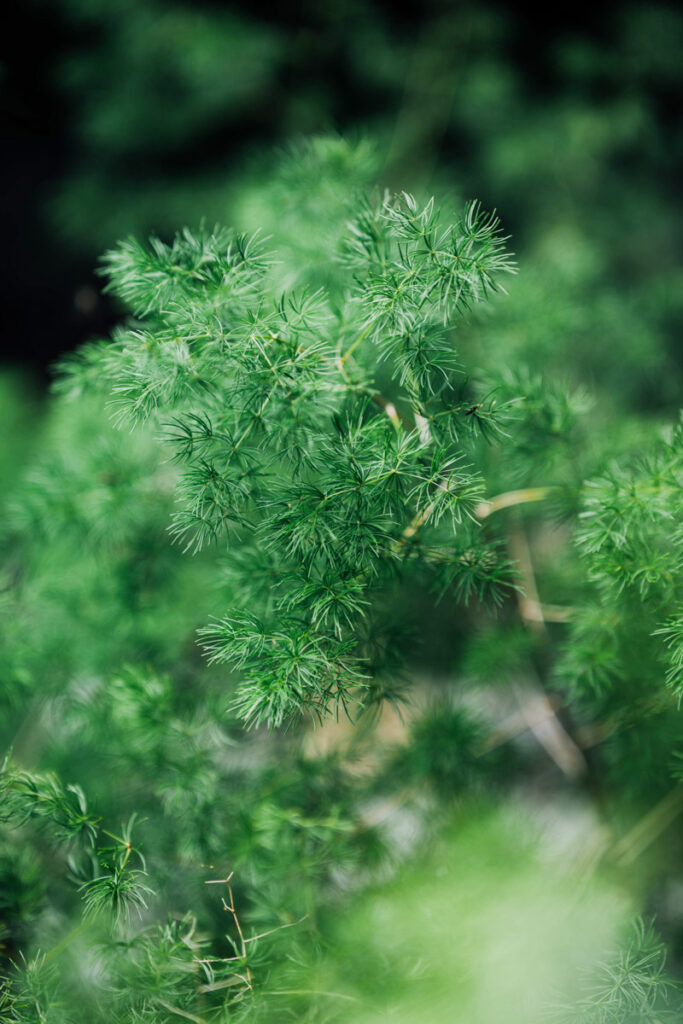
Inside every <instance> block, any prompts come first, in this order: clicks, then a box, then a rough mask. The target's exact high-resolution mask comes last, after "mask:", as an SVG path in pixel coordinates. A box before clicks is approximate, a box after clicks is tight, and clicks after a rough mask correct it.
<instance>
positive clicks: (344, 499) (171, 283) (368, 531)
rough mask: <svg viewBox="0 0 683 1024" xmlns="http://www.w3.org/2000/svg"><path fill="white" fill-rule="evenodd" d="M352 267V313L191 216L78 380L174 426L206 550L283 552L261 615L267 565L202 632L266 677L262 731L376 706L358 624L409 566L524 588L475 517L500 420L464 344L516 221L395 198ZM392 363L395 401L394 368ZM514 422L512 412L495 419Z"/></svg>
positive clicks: (132, 254)
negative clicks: (455, 214) (475, 463)
mask: <svg viewBox="0 0 683 1024" xmlns="http://www.w3.org/2000/svg"><path fill="white" fill-rule="evenodd" d="M340 259H341V260H342V268H343V269H342V270H341V271H340V272H344V273H346V275H347V281H348V284H347V286H346V288H340V289H339V293H340V294H343V295H344V302H343V304H341V305H339V304H338V303H333V302H332V301H331V299H330V298H329V297H328V296H327V295H326V294H325V292H324V291H323V290H319V291H317V292H314V293H309V292H291V293H289V294H278V293H277V292H275V291H274V290H273V288H272V284H271V282H270V280H269V278H268V268H269V264H270V263H271V262H272V260H271V257H270V256H269V255H268V254H267V253H266V252H265V250H264V249H263V246H262V245H261V244H259V242H258V240H257V239H256V238H251V239H246V238H245V237H244V236H241V235H237V234H234V233H231V232H226V231H224V230H222V229H216V230H215V231H213V232H212V233H208V232H206V231H201V232H200V233H199V234H192V233H191V232H189V231H187V230H186V231H185V232H184V233H183V234H182V235H179V236H177V237H176V239H175V241H174V243H173V244H172V245H171V246H166V245H164V244H163V243H161V242H160V241H158V240H154V241H153V242H152V243H151V246H150V247H149V248H148V249H145V248H144V247H142V246H140V245H138V243H136V242H133V241H131V242H128V243H125V244H124V245H123V246H122V247H121V248H120V249H119V250H117V251H115V252H112V253H110V254H108V256H107V257H106V258H105V264H104V270H105V273H106V275H107V277H108V279H109V284H108V287H109V288H110V289H111V290H112V291H113V292H114V293H115V294H116V295H117V296H118V297H119V298H120V299H122V300H123V301H124V302H125V303H126V305H127V306H128V307H129V308H130V309H131V311H132V312H133V313H134V314H135V316H136V317H137V319H136V321H135V322H134V323H132V324H131V325H130V327H128V328H123V329H121V330H120V331H119V332H118V333H117V335H116V336H115V338H114V339H113V340H112V342H111V343H110V344H108V345H106V346H102V345H100V346H97V347H95V348H91V350H90V352H89V353H86V354H85V356H81V357H79V358H78V359H77V360H76V361H75V362H74V363H72V364H71V366H70V367H67V374H68V377H67V382H66V383H65V384H63V385H62V386H63V387H64V388H66V389H67V390H71V391H78V390H79V389H81V388H83V387H85V386H86V383H85V382H86V381H87V379H89V377H90V376H91V375H92V373H93V370H94V368H95V367H99V368H100V373H101V375H102V377H106V378H108V380H109V382H110V388H111V393H112V395H113V407H114V409H115V415H116V418H117V419H118V420H119V421H122V420H124V419H130V420H132V421H133V422H139V421H145V420H147V419H149V418H152V419H153V421H154V423H155V424H158V425H159V428H161V429H164V424H166V426H165V434H164V439H165V441H166V443H167V444H168V445H169V447H170V449H171V453H172V458H174V459H175V460H177V461H178V462H179V463H180V464H181V466H182V467H183V471H182V476H181V482H180V489H179V493H180V502H181V509H180V511H179V512H177V513H176V514H175V517H174V525H173V533H174V535H175V536H176V537H177V538H179V539H180V540H181V541H182V542H183V543H184V544H185V549H186V550H190V549H191V550H193V551H195V552H196V551H199V550H201V549H202V548H203V547H205V545H206V544H207V543H209V542H210V541H218V542H223V541H224V537H225V536H226V534H227V535H228V536H229V537H230V538H231V545H230V546H231V548H236V547H239V548H242V544H247V545H250V546H252V549H253V548H259V549H262V550H263V551H264V552H265V553H266V554H267V558H268V559H269V562H270V574H269V580H270V585H269V587H268V593H267V595H264V596H263V597H262V599H261V602H260V605H261V607H260V614H258V615H257V614H256V609H257V608H258V607H259V605H258V604H256V595H255V594H253V592H252V593H251V598H250V602H249V611H248V612H247V611H246V610H241V609H240V605H241V604H242V602H243V601H244V599H245V598H246V596H247V594H248V593H249V587H248V584H247V582H246V579H245V577H246V578H250V577H251V574H252V568H253V567H252V563H251V562H250V561H249V560H247V561H244V559H243V558H242V560H241V562H240V561H233V563H232V565H231V573H232V576H233V588H234V593H235V598H234V599H233V600H234V601H236V602H237V607H236V608H235V611H234V612H232V613H231V614H230V615H228V616H226V617H225V618H224V619H222V620H221V621H220V622H218V623H216V624H215V625H213V626H209V627H207V628H206V629H204V630H203V631H202V636H203V638H204V643H205V646H206V649H207V650H208V652H209V653H210V655H211V657H212V659H213V660H214V661H218V662H228V663H231V664H233V665H236V666H238V667H241V668H243V669H244V674H245V685H244V687H243V689H242V690H241V691H240V694H239V697H238V701H237V704H236V708H237V709H238V713H239V715H240V717H242V718H243V719H244V720H245V721H246V722H247V723H248V724H252V725H253V724H260V723H261V722H267V723H269V724H271V725H280V724H282V723H283V722H284V721H286V720H287V719H289V718H291V717H292V715H294V714H296V713H301V712H303V711H307V710H310V711H311V712H313V713H314V714H316V715H318V716H320V715H322V714H324V713H325V712H326V710H328V709H329V706H330V705H335V704H338V703H341V704H342V705H343V706H344V707H345V708H346V709H347V710H348V709H349V707H350V705H351V704H353V703H354V702H357V701H359V700H362V696H361V693H362V687H363V678H364V676H365V675H366V672H367V668H368V665H367V659H365V658H364V657H363V652H362V650H361V649H360V644H359V635H358V634H359V625H358V623H359V621H361V620H362V619H363V617H364V615H365V614H366V611H365V609H366V607H367V606H368V605H370V603H371V598H372V593H373V588H374V589H376V588H377V586H378V585H381V583H382V582H383V580H385V579H386V578H387V576H388V574H395V573H397V572H400V571H402V565H403V563H405V562H408V563H411V562H412V563H417V562H418V561H419V562H421V563H422V565H423V566H424V567H428V568H430V569H431V572H432V575H433V577H434V578H435V581H436V583H437V586H438V588H440V589H441V590H442V591H444V590H446V589H448V588H454V589H455V591H456V592H458V593H460V594H461V595H462V596H463V597H464V598H465V599H469V598H470V597H471V596H472V595H473V594H478V595H479V596H484V595H489V594H493V595H494V596H495V598H496V599H498V600H500V596H501V593H502V592H503V590H504V587H505V585H506V583H509V581H510V572H509V568H508V566H507V563H506V562H505V560H504V558H501V557H500V556H499V552H498V550H497V547H496V545H495V544H491V543H488V542H486V541H478V538H477V536H476V533H475V532H474V531H472V530H467V529H466V528H465V523H466V522H467V521H468V520H469V521H472V522H474V521H475V520H476V509H477V506H478V504H479V502H480V500H481V498H482V494H483V484H482V481H481V480H480V478H479V476H478V474H477V473H476V470H475V469H474V468H473V467H472V466H471V464H470V462H469V460H468V454H467V452H468V449H467V446H466V441H463V442H460V440H459V439H460V436H461V435H465V437H466V438H470V437H471V435H472V434H473V433H474V434H477V433H482V432H483V428H482V427H481V426H480V424H479V420H478V419H477V418H475V417H473V416H470V415H468V412H466V411H465V410H464V404H465V403H463V401H462V398H461V396H460V392H459V390H458V383H457V381H458V371H457V369H456V365H455V362H454V358H453V355H452V346H453V340H452V337H451V330H452V326H453V323H454V321H455V320H457V318H458V317H459V316H460V315H461V314H462V312H463V311H464V310H465V309H467V308H468V307H469V306H471V305H472V304H473V303H475V302H477V301H480V300H483V299H485V298H486V296H487V295H488V294H489V292H490V291H492V290H495V289H496V288H497V287H498V286H499V285H498V275H499V274H500V273H502V272H505V271H510V270H511V269H512V266H511V263H510V261H509V259H508V257H507V256H506V255H505V252H504V248H503V240H502V239H501V237H500V231H499V226H498V221H497V219H496V218H495V217H489V216H486V215H484V214H483V213H482V212H481V210H480V209H479V207H478V205H477V204H470V205H469V206H468V207H467V208H466V210H465V212H464V214H463V216H462V217H461V219H460V220H459V221H457V222H456V223H455V224H451V225H446V224H443V223H442V222H441V220H440V218H439V215H438V212H437V211H436V209H435V205H434V200H433V199H432V200H430V201H429V202H428V203H427V204H426V205H424V206H423V207H419V206H418V204H417V202H416V200H415V199H413V198H412V197H411V196H407V195H404V196H401V197H398V198H397V199H395V200H389V199H384V200H381V201H379V200H378V201H375V202H374V204H372V205H370V204H368V205H366V206H364V207H363V208H362V211H361V213H360V214H359V215H357V217H356V218H355V220H354V221H353V222H352V223H351V226H350V231H349V236H348V241H347V242H346V244H345V246H344V248H343V251H342V253H341V254H340ZM385 362H386V363H388V364H389V372H390V374H391V377H392V378H393V380H394V382H395V383H394V385H392V391H391V393H390V394H391V397H390V398H386V397H384V396H382V395H381V394H380V393H379V391H378V385H377V381H376V377H377V376H378V374H379V373H380V372H381V371H382V370H383V364H384V363H385ZM384 372H386V371H384ZM501 415H504V410H503V409H500V410H495V417H494V410H493V407H491V410H490V413H489V417H488V419H490V420H491V421H493V420H494V418H497V417H499V416H501ZM461 531H462V533H463V535H464V537H466V538H467V540H466V543H465V545H464V546H463V545H462V542H460V541H459V540H456V539H455V534H456V532H457V535H458V537H459V536H460V534H461ZM423 538H426V540H423ZM454 541H455V543H454ZM427 545H429V546H427ZM243 555H244V549H243V548H242V556H243ZM243 579H244V583H243Z"/></svg>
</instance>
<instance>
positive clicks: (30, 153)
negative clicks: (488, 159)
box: [0, 0, 680, 376]
mask: <svg viewBox="0 0 683 1024" xmlns="http://www.w3.org/2000/svg"><path fill="white" fill-rule="evenodd" d="M13 6H14V11H13V19H12V23H11V24H9V25H8V24H7V23H6V24H5V27H4V31H3V36H4V41H3V44H2V51H3V52H2V63H1V70H0V73H1V79H0V85H1V93H0V96H1V100H0V103H1V111H2V124H3V132H2V136H3V140H4V141H3V146H2V160H1V161H0V176H1V178H2V181H1V183H0V204H1V206H0V216H1V218H2V224H3V229H4V239H5V246H4V252H5V266H4V269H3V273H2V276H1V278H0V281H1V284H0V287H1V288H2V297H1V303H0V308H1V309H2V324H1V330H2V358H3V361H4V362H5V363H8V362H10V363H18V364H23V365H24V366H27V367H30V368H32V369H33V370H35V371H37V373H38V374H39V375H41V376H44V375H45V374H46V373H47V369H48V367H49V365H50V364H51V363H52V362H53V361H54V360H55V358H57V357H58V356H59V355H60V353H62V352H64V351H67V350H69V349H71V348H73V347H75V346H77V345H78V344H80V343H81V342H83V341H84V340H85V339H86V338H88V337H90V336H92V335H93V334H97V333H99V332H101V331H103V330H105V329H106V328H107V327H108V326H109V325H110V323H111V322H112V319H113V317H114V312H113V310H112V309H111V306H110V304H109V303H108V302H107V300H106V299H102V297H101V296H100V295H99V292H98V285H97V283H96V282H97V279H96V277H95V276H94V273H93V268H94V266H95V264H96V261H97V258H98V256H99V254H100V252H101V251H102V248H103V247H106V245H111V244H113V243H114V242H115V241H116V239H115V238H114V237H111V233H110V231H109V229H108V228H107V227H103V229H102V232H101V236H100V235H98V232H97V230H96V228H97V220H98V217H99V209H98V202H99V204H100V208H102V205H103V202H106V199H105V200H103V199H100V200H96V199H92V198H90V199H88V202H89V203H91V207H90V209H88V208H84V210H83V217H84V219H85V220H86V222H87V221H88V220H89V221H90V222H91V224H92V231H91V233H90V234H88V232H87V230H86V231H85V232H84V231H81V233H80V236H79V237H78V238H76V239H74V238H73V237H71V236H70V233H69V230H68V227H65V219H66V221H67V222H68V218H69V214H68V208H67V213H66V215H65V214H63V213H62V214H60V215H55V205H54V204H55V199H56V197H57V199H58V198H59V196H60V194H61V192H62V190H63V188H64V187H65V186H70V187H71V194H72V196H73V195H76V197H77V196H78V190H79V185H78V175H79V174H80V173H82V172H84V170H85V172H87V174H89V175H90V178H89V180H97V179H98V175H99V176H100V178H101V180H102V182H103V183H104V184H103V185H102V189H103V193H102V194H103V195H104V196H105V197H106V196H107V195H108V192H107V182H110V181H115V182H116V183H117V188H118V190H119V191H115V190H112V193H111V195H112V198H111V202H112V203H117V202H118V203H119V205H121V200H120V196H121V195H124V196H125V195H126V194H127V191H126V190H127V188H128V191H129V192H130V193H131V194H132V193H133V192H134V190H135V187H136V185H137V183H139V182H142V181H145V182H147V181H149V182H153V181H154V180H155V179H156V178H162V177H163V179H164V180H165V181H168V180H172V181H173V182H174V183H176V184H177V185H178V186H179V187H191V186H192V182H193V180H194V178H195V177H197V176H199V177H200V178H201V176H202V175H206V174H211V173H212V171H213V170H214V169H215V173H216V174H218V175H220V174H221V173H226V174H227V175H228V176H229V174H230V173H231V168H234V169H235V170H236V171H237V170H238V169H239V167H240V165H241V161H242V160H243V159H244V158H245V155H248V154H250V153H253V152H255V151H257V150H258V149H259V148H261V149H263V147H265V146H269V145H273V144H278V143H281V142H283V140H285V139H286V138H287V137H288V136H289V135H292V134H294V133H297V132H301V133H307V132H316V131H329V130H337V131H340V132H345V131H349V130H354V129H355V128H356V127H357V126H359V125H360V126H361V127H364V126H366V125H370V126H372V125H375V124H382V123H388V122H390V121H391V119H392V118H395V117H396V115H397V111H398V110H399V108H400V105H401V102H402V91H403V87H402V85H401V82H400V76H401V70H400V65H401V63H403V64H405V63H406V62H405V59H404V57H405V54H407V53H410V49H411V46H412V45H413V41H414V40H416V39H419V38H424V33H425V32H429V29H430V25H437V26H438V24H439V19H440V18H443V17H444V16H445V15H447V16H448V15H449V14H450V13H451V12H452V13H453V17H454V18H457V17H459V16H460V13H461V12H465V13H466V12H467V11H468V10H469V8H468V7H467V5H457V4H448V3H435V2H431V3H430V2H426V3H420V4H414V5H410V4H401V5H397V4H395V3H391V4H389V3H374V4H371V3H367V2H355V3H354V2H347V3H340V4H337V5H335V4H334V3H332V4H320V3H318V2H317V0H316V2H311V3H307V4H302V5H300V6H298V7H294V6H290V5H286V4H280V3H264V2H260V3H258V4H254V3H242V4H239V3H236V4H225V3H223V4H221V3H220V2H219V0H194V2H193V5H192V6H193V8H194V9H196V10H200V9H201V10H203V11H204V12H205V14H206V16H207V18H209V19H211V18H213V17H216V16H218V17H220V15H221V14H222V13H223V12H224V11H227V12H230V13H232V14H234V15H235V16H237V18H238V19H239V20H240V21H243V22H244V23H245V24H248V25H250V26H252V29H253V30H254V31H255V33H256V37H255V38H258V33H259V32H262V33H264V37H265V36H267V37H268V38H272V39H274V40H276V41H277V42H276V46H275V51H276V52H274V56H273V57H272V67H270V69H269V71H268V75H267V76H266V77H267V81H265V84H263V83H261V84H260V85H257V87H255V88H254V89H253V90H252V91H251V93H250V92H249V90H248V89H247V90H246V92H245V94H244V95H243V96H241V97H238V100H237V101H236V102H234V103H233V102H231V103H230V104H229V109H226V111H225V113H223V112H221V110H220V109H218V110H212V111H211V112H210V116H209V115H207V116H206V117H205V118H204V120H202V118H203V116H204V114H203V112H202V111H200V112H199V115H198V118H197V126H196V127H194V128H193V130H192V131H191V132H188V131H185V130H178V131H176V132H172V131H171V132H169V134H168V135H167V136H166V137H165V138H161V139H157V140H152V141H151V143H150V145H145V139H144V136H145V122H144V118H143V119H142V120H141V121H140V123H139V124H138V125H137V126H136V127H135V129H134V131H133V130H131V131H130V132H129V137H128V138H125V136H126V131H127V128H126V123H125V122H124V123H123V127H122V130H121V134H122V136H123V139H120V140H118V141H117V140H115V141H114V143H112V144H109V143H107V145H106V146H105V147H104V149H106V150H107V152H106V153H105V155H104V157H103V156H102V147H101V144H100V143H99V142H97V141H96V142H95V143H93V142H92V140H91V138H90V137H89V128H88V121H87V118H86V119H85V121H84V118H83V111H84V109H85V108H86V106H87V105H90V107H92V105H93V103H94V104H95V106H96V105H97V102H98V95H99V94H100V91H101V92H102V95H103V96H105V97H106V93H107V88H108V84H114V83H115V82H116V80H117V76H118V77H119V78H120V79H125V77H126V76H127V75H128V74H129V68H128V67H127V66H126V57H125V53H126V51H125V48H124V50H123V51H121V49H120V48H119V50H118V51H117V50H116V46H115V45H114V43H112V42H111V40H112V39H113V38H114V35H115V32H116V31H117V25H118V27H119V28H120V27H121V25H122V24H123V23H124V22H125V21H126V19H129V18H130V13H129V10H128V9H127V8H126V4H125V3H119V4H118V9H117V4H114V5H113V10H112V11H111V12H109V13H107V12H106V8H105V6H104V5H98V3H97V2H93V3H92V4H91V5H88V3H87V2H85V0H74V2H73V3H71V2H70V0H53V2H46V0H22V2H21V3H18V4H15V5H13ZM98 6H99V10H98ZM141 6H142V7H144V6H145V4H144V3H143V4H142V5H140V4H138V10H139V9H140V7H141ZM174 6H177V5H174V3H173V0H167V2H166V3H165V8H166V9H172V8H173V7H174ZM182 6H183V5H182V4H180V7H182ZM184 6H185V7H186V8H187V4H185V5H184ZM641 6H642V5H641ZM88 7H90V8H92V10H90V11H88ZM621 7H622V5H619V4H615V3H610V4H591V5H588V4H586V5H583V6H581V5H579V6H577V5H576V4H560V5H544V6H543V7H539V6H537V5H535V4H531V3H529V4H515V5H514V6H508V5H505V4H500V3H491V4H489V5H488V7H487V12H488V14H487V16H488V17H489V22H488V24H489V26H490V25H493V26H494V28H493V29H490V27H489V28H488V29H486V32H488V36H486V33H484V36H485V37H483V38H482V41H481V42H480V43H479V44H478V45H479V51H478V53H479V55H480V56H482V54H483V55H484V56H485V51H486V48H487V46H488V47H490V48H491V53H492V59H495V60H496V61H498V62H499V63H500V64H501V66H503V65H504V66H505V67H506V68H509V69H512V71H513V72H514V74H515V76H516V81H517V82H518V83H521V87H522V88H523V90H524V91H525V94H526V96H527V101H528V103H529V105H530V106H533V105H534V104H538V103H545V104H548V103H552V102H553V101H555V102H558V103H559V102H561V99H562V97H563V96H566V94H567V91H568V89H570V91H571V89H575V88H576V81H575V80H574V81H573V84H572V85H571V86H568V82H567V75H566V69H564V68H563V67H561V66H560V65H558V61H557V43H558V41H561V40H563V39H570V38H574V39H577V38H578V39H582V40H585V41H588V42H590V43H591V44H592V46H593V48H594V52H596V53H598V54H599V53H600V52H603V53H604V54H605V60H606V62H608V58H609V54H610V52H611V49H612V47H613V46H614V39H615V28H614V26H615V19H616V18H618V17H619V12H620V10H621ZM84 12H85V13H84ZM152 17H154V12H153V11H152ZM208 24H210V21H209V22H208ZM133 31H135V26H133ZM250 31H252V30H251V29H250ZM141 34H142V35H144V30H143V32H142V33H141ZM437 34H438V28H437ZM456 35H457V32H456ZM377 39H381V40H383V45H384V46H385V48H386V52H385V53H383V55H382V57H381V59H382V60H384V61H385V62H386V60H387V54H389V55H390V56H391V54H392V53H393V54H395V58H396V60H395V63H396V65H397V68H396V69H395V70H394V71H390V72H389V73H388V74H386V75H384V77H382V76H379V77H376V78H373V76H372V74H370V75H368V74H367V73H366V72H365V71H364V70H363V68H367V66H368V50H371V49H372V47H373V45H374V43H373V41H374V40H377ZM117 45H119V47H120V43H119V44H117ZM177 45H178V46H180V47H182V37H181V38H180V40H178V41H177ZM359 54H360V60H359V59H358V58H359ZM98 55H102V61H101V63H100V62H99V57H98ZM108 55H109V57H108ZM107 57H108V59H105V58H107ZM89 59H90V61H91V63H90V66H88V60H89ZM142 59H143V60H144V57H143V58H142ZM151 59H152V56H150V60H151ZM264 59H265V60H266V61H267V60H268V59H270V58H267V57H266V58H264ZM79 61H80V62H81V68H80V72H78V67H79ZM371 61H372V58H370V63H371ZM84 62H85V67H84V66H83V63H84ZM98 63H99V70H98ZM73 66H75V67H76V69H77V72H78V73H76V74H73V73H72V72H69V68H70V67H71V68H73ZM226 66H227V68H228V73H229V67H230V62H229V61H228V63H227V65H226ZM169 67H170V68H171V71H172V70H173V69H172V64H171V65H169ZM65 69H66V70H65ZM407 73H409V72H407ZM79 74H80V77H79ZM164 74H168V71H167V70H164ZM392 76H393V77H392ZM645 78H646V79H647V76H645ZM618 81H619V75H618V74H617V75H614V74H611V75H605V76H603V77H601V75H600V74H599V73H597V74H596V73H593V74H592V77H591V79H590V82H589V83H588V84H584V88H588V89H589V90H590V93H591V99H592V101H593V102H595V104H598V105H599V104H600V103H601V102H602V100H603V99H604V98H605V97H609V95H610V93H614V92H615V90H618V89H619V87H620V86H619V84H618ZM157 84H158V83H157ZM115 87H116V88H118V85H116V86H115ZM174 88H178V89H179V90H181V91H182V82H180V83H177V82H176V83H174V82H173V81H172V75H169V81H168V103H169V105H171V106H172V105H173V104H174V103H175V102H176V98H175V96H174ZM638 88H640V89H641V90H642V89H647V92H648V104H649V110H650V112H651V116H652V118H653V119H654V121H655V123H656V124H657V127H658V131H659V134H660V136H661V137H662V138H667V137H669V136H671V135H672V134H673V133H675V131H676V125H677V115H678V108H679V97H680V93H679V89H678V83H675V82H672V81H671V79H670V78H669V79H666V77H662V78H660V79H656V80H650V81H647V80H645V82H644V84H643V81H640V84H639V85H638ZM178 98H179V99H181V100H182V97H178ZM107 102H111V100H108V101H107ZM114 102H115V100H114ZM144 103H145V88H144V82H143V83H142V86H141V95H140V104H141V107H144ZM154 116H155V115H154V110H153V109H150V113H149V119H150V123H153V121H154ZM113 131H114V134H115V129H113ZM135 132H137V133H138V134H139V136H140V140H141V141H140V143H139V144H138V142H137V141H136V139H134V138H133V135H134V134H135ZM119 143H120V144H119ZM562 144H563V143H562V140H561V139H559V138H558V145H562ZM476 145H477V140H476V138H473V137H470V135H468V132H467V130H465V129H464V128H463V126H462V124H458V123H457V119H456V122H455V123H450V124H449V127H448V129H447V130H446V131H445V132H444V138H443V140H442V143H441V149H440V154H441V158H442V159H443V160H445V161H449V160H450V161H452V162H454V163H457V162H458V160H461V159H462V158H463V155H464V154H465V155H466V154H468V153H469V148H476ZM629 159H631V160H632V159H633V156H632V155H631V157H628V156H627V158H626V162H625V164H624V173H626V174H627V173H629V163H628V160H629ZM677 173H678V165H677V160H676V156H675V150H672V152H671V153H670V154H660V155H659V158H658V162H657V167H656V169H655V170H653V175H654V177H653V180H652V182H651V185H652V188H655V189H656V188H662V187H663V188H665V189H669V188H671V189H672V191H673V190H674V189H675V180H676V175H677ZM655 179H656V180H655ZM494 191H495V190H494ZM72 201H73V200H72ZM76 201H77V200H76ZM123 205H124V206H125V203H123ZM504 212H505V215H506V218H507V220H506V223H508V224H510V226H511V227H512V229H513V230H514V231H515V232H519V231H520V230H521V231H523V230H524V225H523V223H522V213H523V211H522V208H521V207H518V206H517V205H516V204H514V203H511V204H509V208H508V209H506V210H505V211H504ZM123 213H124V214H125V210H124V211H123ZM672 216H674V212H673V211H672ZM170 218H171V214H170V213H169V219H170ZM158 221H159V217H158V215H157V218H156V221H155V220H154V218H153V217H152V219H151V220H150V222H149V224H147V222H146V221H145V220H144V217H143V219H142V222H140V220H139V218H138V220H136V219H135V217H131V220H130V223H131V227H132V229H140V226H141V223H142V228H145V227H148V226H149V227H150V228H156V229H157V230H160V231H161V232H162V233H163V232H164V231H165V230H168V225H166V224H163V223H159V222H158ZM121 222H122V223H123V224H124V225H125V224H127V223H128V222H127V220H126V218H125V216H123V217H122V221H121Z"/></svg>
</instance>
